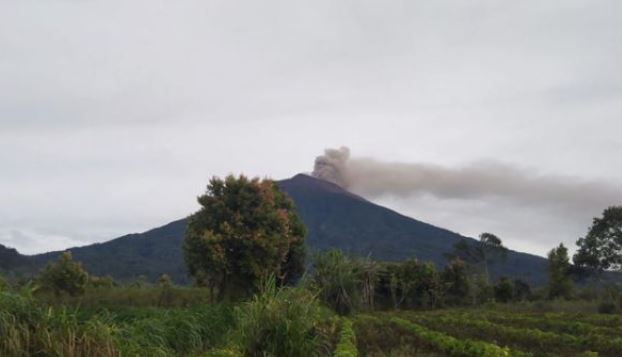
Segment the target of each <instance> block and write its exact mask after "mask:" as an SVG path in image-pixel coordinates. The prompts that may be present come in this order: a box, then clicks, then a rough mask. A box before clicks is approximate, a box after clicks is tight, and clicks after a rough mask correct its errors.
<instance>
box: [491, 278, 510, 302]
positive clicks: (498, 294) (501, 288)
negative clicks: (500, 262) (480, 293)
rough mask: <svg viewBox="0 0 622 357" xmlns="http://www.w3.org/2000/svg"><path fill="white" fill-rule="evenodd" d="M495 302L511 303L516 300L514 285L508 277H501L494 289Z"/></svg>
mask: <svg viewBox="0 0 622 357" xmlns="http://www.w3.org/2000/svg"><path fill="white" fill-rule="evenodd" d="M494 290H495V300H496V301H499V302H510V301H511V300H512V299H513V298H514V284H512V281H511V280H510V279H509V278H508V277H505V276H504V277H501V278H500V279H499V281H497V284H495V287H494Z"/></svg>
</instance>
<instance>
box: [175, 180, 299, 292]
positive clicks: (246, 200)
mask: <svg viewBox="0 0 622 357" xmlns="http://www.w3.org/2000/svg"><path fill="white" fill-rule="evenodd" d="M198 201H199V204H200V205H201V209H200V210H199V211H198V212H196V213H194V214H193V215H191V216H190V217H189V219H188V226H187V228H186V237H185V241H184V246H183V250H184V256H185V260H186V264H187V266H188V271H189V273H190V275H191V276H193V277H194V278H195V279H196V281H197V283H198V284H200V285H204V286H207V287H209V288H210V290H211V292H212V296H213V297H215V296H216V295H215V294H216V293H217V294H218V295H217V297H218V298H219V299H223V298H237V297H244V296H247V295H248V294H250V293H252V292H254V291H255V290H256V287H257V284H258V283H259V281H260V280H261V279H262V278H266V277H267V276H270V275H274V276H275V277H276V279H277V282H278V283H279V284H287V283H289V282H291V281H293V280H295V279H297V278H298V277H299V276H300V275H301V274H302V272H303V270H304V256H305V250H304V236H305V228H304V226H303V224H302V222H301V220H300V219H299V217H298V215H297V214H296V211H295V208H294V205H293V203H292V201H291V200H290V199H289V198H288V197H287V196H286V195H285V194H284V193H282V192H281V191H280V190H279V189H278V187H277V186H276V184H275V183H274V182H273V181H271V180H259V179H258V178H254V179H248V178H246V177H245V176H239V177H234V176H231V175H230V176H228V177H226V178H225V179H224V180H222V179H219V178H217V177H215V178H212V179H211V180H210V183H209V185H208V186H207V192H206V193H205V194H204V195H202V196H200V197H199V198H198Z"/></svg>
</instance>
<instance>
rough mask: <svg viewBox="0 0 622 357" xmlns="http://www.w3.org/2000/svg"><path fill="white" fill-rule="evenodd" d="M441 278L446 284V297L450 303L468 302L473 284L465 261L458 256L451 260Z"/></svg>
mask: <svg viewBox="0 0 622 357" xmlns="http://www.w3.org/2000/svg"><path fill="white" fill-rule="evenodd" d="M441 279H442V282H443V284H444V285H445V289H446V290H445V293H446V296H445V298H446V301H447V302H448V303H449V304H451V305H461V304H465V303H466V302H468V297H469V295H470V293H471V285H470V282H469V278H468V274H467V266H466V264H465V263H464V261H462V260H460V259H459V258H456V259H454V260H452V261H451V262H449V264H447V266H446V267H445V269H444V270H443V273H442V274H441Z"/></svg>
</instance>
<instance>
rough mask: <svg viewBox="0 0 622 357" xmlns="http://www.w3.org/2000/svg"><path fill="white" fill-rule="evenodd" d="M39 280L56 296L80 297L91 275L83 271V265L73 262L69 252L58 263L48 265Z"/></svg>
mask: <svg viewBox="0 0 622 357" xmlns="http://www.w3.org/2000/svg"><path fill="white" fill-rule="evenodd" d="M38 280H39V283H40V284H41V286H42V287H43V288H44V289H49V290H51V291H53V292H54V294H56V295H60V294H62V293H67V294H69V295H70V296H78V295H81V294H83V293H84V291H85V289H86V286H87V284H88V281H89V275H88V273H87V272H86V271H85V270H84V269H82V264H81V263H79V262H74V261H73V260H72V258H71V252H68V251H67V252H65V253H63V254H62V255H61V256H60V257H59V259H58V261H56V262H55V263H50V264H48V265H47V266H46V267H45V269H44V270H43V271H42V272H41V274H40V275H39V279H38Z"/></svg>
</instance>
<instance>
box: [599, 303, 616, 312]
mask: <svg viewBox="0 0 622 357" xmlns="http://www.w3.org/2000/svg"><path fill="white" fill-rule="evenodd" d="M615 312H616V304H615V303H614V302H613V301H603V302H601V303H600V304H598V313H600V314H613V313H615Z"/></svg>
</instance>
